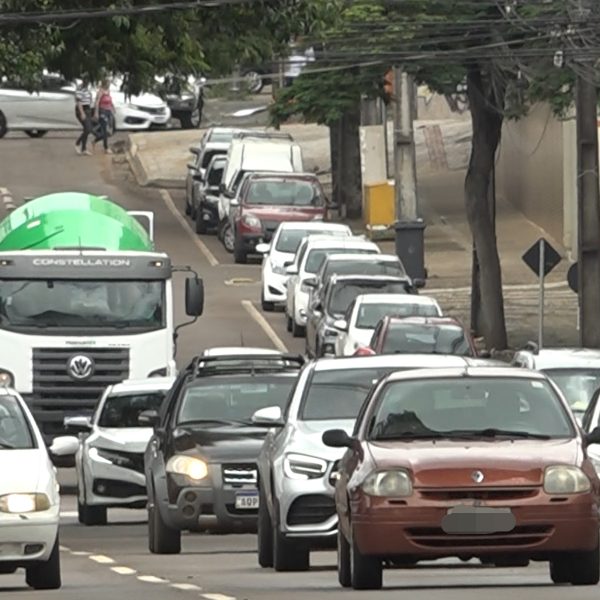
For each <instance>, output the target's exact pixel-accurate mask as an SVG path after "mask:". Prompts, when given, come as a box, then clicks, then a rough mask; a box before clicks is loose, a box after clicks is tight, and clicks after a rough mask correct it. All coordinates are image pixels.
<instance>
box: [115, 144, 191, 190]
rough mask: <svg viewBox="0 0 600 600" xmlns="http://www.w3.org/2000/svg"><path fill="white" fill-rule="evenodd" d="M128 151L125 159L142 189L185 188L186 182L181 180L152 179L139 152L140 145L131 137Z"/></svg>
mask: <svg viewBox="0 0 600 600" xmlns="http://www.w3.org/2000/svg"><path fill="white" fill-rule="evenodd" d="M127 142H128V143H127V146H128V149H127V150H126V151H125V157H126V158H127V162H128V163H129V166H130V168H131V171H132V172H133V175H134V177H135V179H136V181H137V183H138V185H139V186H140V187H152V188H171V189H172V188H181V189H184V188H185V180H184V181H182V180H181V179H161V178H158V179H152V178H151V177H150V176H149V175H148V173H149V172H150V171H151V169H149V168H148V167H147V165H146V161H145V160H144V158H143V156H142V153H141V152H140V151H139V147H138V145H137V144H136V143H135V142H134V141H133V140H132V139H131V135H128V136H127Z"/></svg>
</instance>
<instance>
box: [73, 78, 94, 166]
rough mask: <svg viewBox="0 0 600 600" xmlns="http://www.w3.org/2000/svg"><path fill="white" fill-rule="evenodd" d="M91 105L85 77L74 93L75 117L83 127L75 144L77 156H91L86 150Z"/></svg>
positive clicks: (89, 130)
mask: <svg viewBox="0 0 600 600" xmlns="http://www.w3.org/2000/svg"><path fill="white" fill-rule="evenodd" d="M92 103H93V98H92V92H91V91H90V80H89V78H88V77H87V76H85V77H84V78H83V80H82V82H81V85H80V86H79V87H78V88H77V90H76V92H75V116H76V117H77V120H78V121H79V122H80V123H81V126H82V127H83V131H82V132H81V135H80V136H79V137H78V138H77V141H76V142H75V151H76V152H77V154H85V155H87V156H90V155H91V154H92V153H91V152H90V151H89V150H88V149H87V140H88V137H89V135H90V133H91V131H92Z"/></svg>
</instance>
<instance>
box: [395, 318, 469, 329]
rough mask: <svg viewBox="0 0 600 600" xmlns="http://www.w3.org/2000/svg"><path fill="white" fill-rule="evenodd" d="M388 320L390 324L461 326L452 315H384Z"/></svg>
mask: <svg viewBox="0 0 600 600" xmlns="http://www.w3.org/2000/svg"><path fill="white" fill-rule="evenodd" d="M384 318H386V319H388V320H389V324H390V325H402V324H403V323H414V324H418V325H455V326H456V327H463V326H462V323H461V322H460V321H458V320H457V319H455V318H454V317H416V316H415V317H384Z"/></svg>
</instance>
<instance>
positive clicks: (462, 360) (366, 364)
mask: <svg viewBox="0 0 600 600" xmlns="http://www.w3.org/2000/svg"><path fill="white" fill-rule="evenodd" d="M471 364H472V365H473V366H474V367H477V368H478V369H479V368H483V367H482V366H480V365H486V364H494V363H492V362H491V361H485V360H484V359H475V362H473V359H469V358H467V357H465V356H454V355H450V354H380V355H376V356H352V357H348V358H320V359H319V360H318V361H316V363H314V370H315V371H338V370H345V369H368V368H373V369H377V368H389V367H392V368H393V367H397V368H398V369H406V368H415V369H421V368H427V369H429V368H436V367H437V368H441V367H455V369H456V371H457V372H459V371H458V369H460V370H461V372H463V371H464V369H465V367H466V366H467V365H471ZM497 368H498V367H497ZM503 368H509V367H503ZM512 370H518V371H519V372H520V373H522V372H523V371H525V369H512Z"/></svg>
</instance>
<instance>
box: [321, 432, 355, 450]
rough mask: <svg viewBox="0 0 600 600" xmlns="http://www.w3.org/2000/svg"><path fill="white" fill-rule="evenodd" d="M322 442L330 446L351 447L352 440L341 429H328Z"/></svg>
mask: <svg viewBox="0 0 600 600" xmlns="http://www.w3.org/2000/svg"><path fill="white" fill-rule="evenodd" d="M321 439H322V440H323V443H324V444H325V445H326V446H329V447H330V448H352V447H353V445H354V440H353V438H351V437H350V436H349V435H348V434H347V433H346V432H345V431H344V430H343V429H330V430H329V431H326V432H325V433H324V434H323V436H322V438H321Z"/></svg>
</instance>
